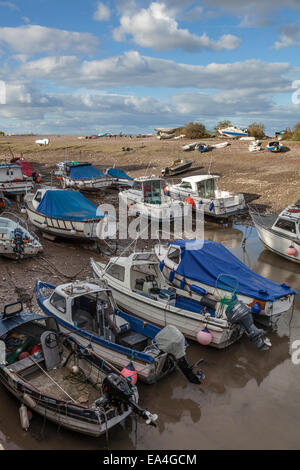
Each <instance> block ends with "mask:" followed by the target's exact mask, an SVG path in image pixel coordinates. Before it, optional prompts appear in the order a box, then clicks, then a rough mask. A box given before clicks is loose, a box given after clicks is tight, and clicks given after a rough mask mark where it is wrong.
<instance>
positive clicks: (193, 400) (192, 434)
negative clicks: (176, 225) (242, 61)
mask: <svg viewBox="0 0 300 470" xmlns="http://www.w3.org/2000/svg"><path fill="white" fill-rule="evenodd" d="M245 237H246V238H247V241H246V247H245V250H243V248H242V247H241V243H242V241H243V239H244V238H245ZM205 238H206V239H211V240H214V241H218V242H222V243H223V244H224V245H225V246H226V247H228V248H229V249H230V250H231V251H232V252H233V253H234V254H235V255H237V256H238V257H239V258H240V259H241V260H242V261H243V262H244V263H245V264H247V265H248V266H250V267H251V268H252V269H254V270H255V271H256V272H258V273H260V274H262V275H263V276H266V277H268V278H270V279H272V280H274V281H277V282H279V283H282V282H286V283H288V284H290V285H291V286H292V287H293V288H295V289H296V290H297V289H298V290H300V266H298V265H296V264H293V263H291V262H289V261H286V260H285V259H283V258H280V257H278V256H276V255H274V254H272V253H270V252H267V251H264V250H263V248H262V247H261V245H260V242H259V240H258V237H257V234H256V231H255V229H254V228H251V227H248V228H247V227H244V226H241V225H235V226H233V227H227V228H224V227H221V226H219V225H215V224H207V226H206V235H205ZM268 337H269V338H270V340H271V342H272V348H271V349H270V350H269V351H258V350H256V349H254V347H253V345H252V344H251V343H250V342H249V341H248V340H247V338H246V337H244V338H242V339H241V340H240V341H239V342H238V343H236V344H234V345H231V346H230V347H229V348H228V349H226V350H221V351H218V350H215V349H213V348H205V347H201V346H200V345H198V344H196V343H192V342H190V346H189V348H188V358H189V360H190V361H191V362H196V361H197V360H198V359H199V358H203V359H204V361H205V362H204V364H203V365H202V369H203V371H204V372H205V374H206V379H205V380H204V381H203V384H202V385H200V386H197V385H193V384H190V383H188V382H187V381H186V379H185V378H184V377H183V375H182V374H181V373H180V372H175V373H174V374H172V375H171V376H169V377H167V378H165V379H164V380H162V381H161V382H159V383H157V384H155V385H143V384H139V391H140V397H141V404H142V405H143V406H145V407H147V408H148V409H149V410H150V411H152V412H154V413H157V414H158V415H159V423H158V427H157V428H153V427H148V426H147V425H146V424H144V422H141V421H140V420H136V419H135V418H129V419H128V420H127V421H126V423H125V424H124V425H122V426H119V427H116V428H114V429H113V430H111V431H110V433H109V441H108V442H107V441H106V439H105V437H102V438H100V439H94V438H89V437H85V436H82V435H80V434H76V433H72V432H69V431H66V430H63V429H60V430H58V429H57V426H55V425H53V424H51V423H49V422H44V421H43V419H42V418H40V417H39V416H37V415H35V414H34V416H33V419H32V422H31V426H30V429H29V431H28V432H27V433H26V432H24V431H23V430H22V429H21V426H20V421H19V414H18V406H17V405H18V404H17V401H16V400H15V399H14V398H13V397H12V396H11V395H10V394H9V393H8V392H7V391H6V390H5V389H4V388H3V387H2V386H1V385H0V399H1V407H0V443H2V445H3V446H4V448H6V449H98V450H99V449H107V448H109V449H129V450H130V449H149V450H151V449H172V450H173V449H253V448H256V449H299V447H300V427H299V423H300V365H298V366H297V365H293V364H292V361H291V352H292V349H291V344H292V342H293V341H294V340H297V339H300V297H299V296H298V297H297V298H296V301H295V306H294V310H293V311H292V312H289V313H288V314H286V315H284V316H283V317H282V318H280V319H279V321H278V322H277V323H276V324H274V325H273V326H272V328H269V329H268Z"/></svg>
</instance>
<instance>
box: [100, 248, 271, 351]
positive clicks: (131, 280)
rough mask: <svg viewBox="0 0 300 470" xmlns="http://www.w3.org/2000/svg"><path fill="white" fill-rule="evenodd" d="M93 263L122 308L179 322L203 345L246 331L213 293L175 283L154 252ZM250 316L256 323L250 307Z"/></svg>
mask: <svg viewBox="0 0 300 470" xmlns="http://www.w3.org/2000/svg"><path fill="white" fill-rule="evenodd" d="M91 266H92V269H93V271H94V273H95V275H96V276H98V277H99V278H101V279H103V278H104V279H106V280H107V282H108V285H109V287H110V288H111V289H112V291H113V294H114V298H115V299H116V302H117V304H118V305H119V307H120V308H122V309H125V310H126V311H129V312H132V313H133V314H135V315H138V316H139V317H140V318H142V319H144V320H146V321H152V322H154V323H156V324H157V325H160V326H165V325H173V326H176V328H178V330H180V331H181V332H182V333H183V334H184V335H185V336H186V337H187V338H189V339H193V340H195V341H198V342H199V343H200V344H202V345H210V346H213V347H215V348H218V349H222V348H225V347H227V346H228V345H230V344H232V343H234V342H235V341H237V340H238V339H239V338H240V337H241V336H242V335H243V333H244V331H245V328H244V326H243V324H242V322H241V321H234V320H233V319H232V318H231V317H230V320H229V319H228V316H227V314H226V311H225V308H224V306H223V305H221V304H220V302H218V301H217V300H216V299H215V297H214V296H213V295H209V294H207V293H206V294H205V295H203V294H202V296H201V298H200V299H199V296H198V297H197V298H196V299H195V298H193V297H192V295H191V292H192V291H191V292H186V290H184V289H181V288H179V287H178V288H177V287H176V286H175V285H174V284H173V285H172V286H171V285H170V283H169V282H168V280H167V279H165V277H164V274H163V273H162V272H161V269H160V266H161V264H160V261H159V259H158V257H157V256H156V255H155V253H153V252H152V253H151V252H149V253H147V252H143V253H133V254H132V255H130V256H128V257H119V258H111V259H110V261H109V262H108V263H107V265H105V264H103V263H99V262H96V261H94V260H91ZM203 292H204V290H203ZM246 316H247V319H248V320H249V322H250V325H253V320H252V315H251V313H250V311H249V312H247V315H246ZM254 328H255V327H254ZM254 328H253V330H252V331H253V332H254V331H255V334H254V336H253V338H252V339H254V337H255V340H257V341H258V342H257V344H256V346H257V347H264V346H265V344H266V343H265V341H264V340H263V339H262V336H263V335H264V332H263V330H258V329H256V330H254ZM248 329H249V328H248ZM253 342H254V343H255V341H253Z"/></svg>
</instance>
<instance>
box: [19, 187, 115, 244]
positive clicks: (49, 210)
mask: <svg viewBox="0 0 300 470" xmlns="http://www.w3.org/2000/svg"><path fill="white" fill-rule="evenodd" d="M24 202H25V209H26V212H27V215H28V217H29V220H30V222H31V223H32V224H33V225H34V226H35V227H37V228H39V229H40V230H41V231H42V232H44V233H46V234H48V235H47V236H48V237H50V238H51V239H55V237H63V238H73V239H78V240H87V239H88V240H97V239H100V238H105V235H104V231H105V229H106V228H107V227H108V225H107V224H109V221H108V220H107V219H106V217H105V215H104V213H103V212H101V211H99V210H98V208H97V207H96V206H95V205H94V204H93V203H92V202H91V201H89V200H88V199H87V198H86V197H84V196H83V194H81V193H80V192H78V191H72V190H70V189H56V188H48V187H44V188H40V189H38V190H37V191H36V193H35V194H33V193H29V194H27V195H26V196H25V198H24ZM103 230H104V231H103ZM103 236H104V237H103Z"/></svg>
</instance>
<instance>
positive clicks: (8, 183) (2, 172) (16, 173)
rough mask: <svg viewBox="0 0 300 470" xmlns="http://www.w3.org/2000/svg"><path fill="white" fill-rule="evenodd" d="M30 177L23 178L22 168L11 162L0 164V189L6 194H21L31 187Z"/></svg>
mask: <svg viewBox="0 0 300 470" xmlns="http://www.w3.org/2000/svg"><path fill="white" fill-rule="evenodd" d="M33 186H34V184H33V181H32V179H30V180H29V179H28V178H25V177H24V175H23V173H22V168H21V167H20V166H19V165H15V164H13V163H7V164H2V165H0V191H2V192H3V193H4V194H5V195H6V196H10V195H17V196H20V195H21V196H22V195H24V194H26V193H27V192H29V191H31V190H32V189H33Z"/></svg>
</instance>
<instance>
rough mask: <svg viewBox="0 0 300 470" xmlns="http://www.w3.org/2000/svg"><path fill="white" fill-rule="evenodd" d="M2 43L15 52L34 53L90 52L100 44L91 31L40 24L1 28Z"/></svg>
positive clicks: (0, 40) (0, 39) (0, 42)
mask: <svg viewBox="0 0 300 470" xmlns="http://www.w3.org/2000/svg"><path fill="white" fill-rule="evenodd" d="M0 44H1V45H3V44H4V45H6V46H7V47H8V49H9V50H10V51H12V52H15V53H21V54H28V55H34V54H38V53H45V52H46V53H54V52H58V51H73V52H77V53H86V54H89V53H90V52H92V51H93V50H94V49H95V48H96V46H97V45H98V44H99V40H98V38H96V37H95V36H93V35H92V34H90V33H77V32H72V31H64V30H61V29H54V28H46V27H44V26H39V25H25V26H18V27H15V28H9V27H4V28H0Z"/></svg>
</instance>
